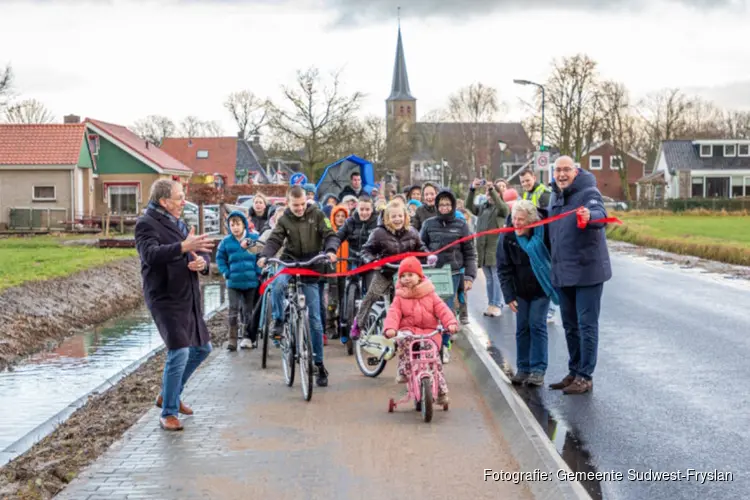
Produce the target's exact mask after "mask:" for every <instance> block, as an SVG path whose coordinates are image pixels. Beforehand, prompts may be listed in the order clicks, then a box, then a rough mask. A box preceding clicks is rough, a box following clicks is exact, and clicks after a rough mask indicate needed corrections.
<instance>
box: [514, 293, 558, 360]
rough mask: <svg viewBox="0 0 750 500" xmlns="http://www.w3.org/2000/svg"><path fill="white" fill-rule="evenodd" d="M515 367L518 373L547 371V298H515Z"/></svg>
mask: <svg viewBox="0 0 750 500" xmlns="http://www.w3.org/2000/svg"><path fill="white" fill-rule="evenodd" d="M516 302H518V314H516V366H517V369H518V370H517V371H518V372H525V373H541V374H544V373H545V372H546V371H547V310H548V309H549V302H550V300H549V297H540V298H538V299H533V300H530V301H529V300H524V299H522V298H520V297H516Z"/></svg>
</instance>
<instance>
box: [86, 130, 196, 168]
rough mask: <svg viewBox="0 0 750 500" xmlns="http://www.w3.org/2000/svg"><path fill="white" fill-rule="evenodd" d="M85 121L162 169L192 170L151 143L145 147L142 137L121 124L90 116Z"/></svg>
mask: <svg viewBox="0 0 750 500" xmlns="http://www.w3.org/2000/svg"><path fill="white" fill-rule="evenodd" d="M86 123H89V124H91V125H93V126H94V127H96V128H98V129H99V130H101V131H102V132H104V133H105V134H107V135H110V136H111V137H112V138H113V139H115V140H117V141H119V142H120V143H122V144H124V145H125V146H126V148H128V149H130V150H131V151H134V152H135V153H137V154H139V155H141V156H143V157H144V158H146V159H147V160H150V161H151V162H152V163H154V164H156V165H157V166H158V167H159V168H161V169H163V170H169V171H175V172H192V170H190V168H189V167H187V166H186V165H184V164H183V163H182V162H180V161H179V160H176V159H175V158H172V157H171V156H169V155H168V154H167V153H165V152H164V151H162V150H161V149H159V148H158V147H156V146H154V145H153V144H149V145H148V147H146V141H145V140H144V139H141V138H140V137H138V136H137V135H135V134H134V133H133V132H131V131H130V130H128V129H127V128H125V127H123V126H121V125H115V124H113V123H107V122H103V121H100V120H94V119H92V118H86Z"/></svg>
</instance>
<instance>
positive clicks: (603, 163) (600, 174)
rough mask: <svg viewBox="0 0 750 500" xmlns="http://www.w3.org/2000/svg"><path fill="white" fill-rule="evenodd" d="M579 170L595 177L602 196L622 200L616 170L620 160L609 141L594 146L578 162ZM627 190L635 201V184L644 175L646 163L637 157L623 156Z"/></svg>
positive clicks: (618, 174)
mask: <svg viewBox="0 0 750 500" xmlns="http://www.w3.org/2000/svg"><path fill="white" fill-rule="evenodd" d="M580 164H581V168H583V169H584V170H588V171H589V172H591V173H592V174H594V176H595V177H596V183H597V186H598V187H599V191H600V192H601V193H602V195H603V196H609V197H610V198H612V199H615V200H624V199H625V196H624V195H623V190H622V182H621V180H620V172H618V169H619V168H620V165H622V158H620V157H619V156H618V155H617V152H616V151H615V148H614V146H613V145H612V143H611V142H609V141H602V142H598V143H596V144H594V145H593V146H592V147H591V148H590V149H589V150H588V151H587V152H586V153H585V154H584V155H583V156H581V160H580ZM625 168H626V170H627V181H628V189H629V190H630V198H631V199H633V200H634V199H636V182H637V181H638V179H640V178H641V177H643V176H644V175H645V173H646V161H645V160H642V159H640V158H638V157H637V156H634V155H631V154H627V155H625Z"/></svg>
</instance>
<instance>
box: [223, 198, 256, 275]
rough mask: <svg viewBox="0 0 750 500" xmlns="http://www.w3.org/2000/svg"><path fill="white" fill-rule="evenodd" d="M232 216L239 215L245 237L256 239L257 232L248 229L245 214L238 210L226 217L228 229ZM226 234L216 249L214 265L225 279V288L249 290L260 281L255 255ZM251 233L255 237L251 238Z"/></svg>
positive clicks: (232, 236)
mask: <svg viewBox="0 0 750 500" xmlns="http://www.w3.org/2000/svg"><path fill="white" fill-rule="evenodd" d="M232 217H239V218H241V219H242V222H243V223H244V224H245V235H244V236H245V237H246V238H247V237H250V238H251V239H257V237H258V234H257V233H252V235H251V234H250V232H249V231H248V229H247V227H248V224H247V218H245V214H243V213H242V212H239V211H234V212H232V213H230V214H229V217H227V230H229V227H228V226H229V219H230V218H232ZM229 232H230V234H229V235H227V236H226V237H225V238H224V239H223V240H221V243H219V248H218V250H216V265H217V266H218V268H219V271H220V272H221V274H222V275H223V276H224V279H225V280H227V288H233V289H235V290H250V289H252V288H258V286H260V282H259V281H258V276H259V275H260V268H259V267H258V265H257V264H256V255H255V253H252V250H251V251H248V250H246V249H244V248H242V247H241V246H240V242H239V241H237V238H235V237H234V235H233V234H231V230H229ZM253 235H254V236H255V238H253Z"/></svg>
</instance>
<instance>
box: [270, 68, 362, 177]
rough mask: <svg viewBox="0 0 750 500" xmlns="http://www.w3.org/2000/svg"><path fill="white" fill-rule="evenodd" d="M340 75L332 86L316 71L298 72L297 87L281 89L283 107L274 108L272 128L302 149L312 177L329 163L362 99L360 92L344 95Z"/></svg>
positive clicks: (332, 80) (295, 85)
mask: <svg viewBox="0 0 750 500" xmlns="http://www.w3.org/2000/svg"><path fill="white" fill-rule="evenodd" d="M340 75H341V74H340V73H334V74H333V75H332V79H331V81H330V82H324V81H322V79H321V77H320V73H319V71H318V69H317V68H315V67H311V68H309V69H307V70H305V71H298V72H297V79H296V82H295V84H294V85H292V86H282V91H283V94H284V106H276V105H273V104H272V105H271V109H270V122H269V125H270V126H271V128H272V129H275V130H276V131H281V132H283V133H284V134H286V135H288V136H290V137H292V138H294V139H295V140H296V141H298V142H299V143H300V145H302V146H303V148H304V151H305V154H304V158H303V165H304V167H305V170H306V173H307V175H308V176H309V177H314V174H315V167H316V166H320V164H322V163H323V162H324V161H325V160H326V152H327V149H328V148H329V147H330V146H331V144H333V143H334V142H335V141H336V140H337V138H338V134H339V132H340V131H341V130H343V129H344V128H345V127H346V126H347V125H349V124H350V122H349V120H350V118H351V117H352V115H353V114H354V113H355V112H356V111H357V110H358V109H359V106H360V103H361V101H362V98H363V94H362V93H361V92H355V93H353V94H351V95H344V94H343V92H342V90H341V82H340Z"/></svg>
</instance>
